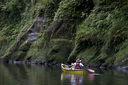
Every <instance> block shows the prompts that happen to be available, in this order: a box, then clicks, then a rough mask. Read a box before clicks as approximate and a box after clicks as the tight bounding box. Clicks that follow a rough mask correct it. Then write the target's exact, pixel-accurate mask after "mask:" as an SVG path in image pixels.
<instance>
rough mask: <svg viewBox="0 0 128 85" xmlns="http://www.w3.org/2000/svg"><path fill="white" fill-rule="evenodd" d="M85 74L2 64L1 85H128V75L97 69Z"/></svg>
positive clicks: (49, 68)
mask: <svg viewBox="0 0 128 85" xmlns="http://www.w3.org/2000/svg"><path fill="white" fill-rule="evenodd" d="M95 71H96V72H95V73H90V72H88V71H87V70H86V69H85V72H86V73H85V74H83V75H79V74H70V73H64V72H62V70H61V68H60V67H55V66H53V67H48V66H43V65H23V64H1V63H0V85H128V73H126V72H120V71H112V70H99V69H95Z"/></svg>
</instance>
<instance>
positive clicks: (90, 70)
mask: <svg viewBox="0 0 128 85" xmlns="http://www.w3.org/2000/svg"><path fill="white" fill-rule="evenodd" d="M87 70H88V71H89V72H95V70H92V69H88V68H87Z"/></svg>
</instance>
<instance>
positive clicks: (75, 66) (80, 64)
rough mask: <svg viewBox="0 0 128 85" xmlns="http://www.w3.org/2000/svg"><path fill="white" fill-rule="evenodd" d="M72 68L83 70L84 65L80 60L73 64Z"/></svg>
mask: <svg viewBox="0 0 128 85" xmlns="http://www.w3.org/2000/svg"><path fill="white" fill-rule="evenodd" d="M72 66H73V67H74V68H75V69H82V68H83V67H84V65H83V64H82V63H81V60H80V59H79V58H78V59H77V60H76V62H75V63H72Z"/></svg>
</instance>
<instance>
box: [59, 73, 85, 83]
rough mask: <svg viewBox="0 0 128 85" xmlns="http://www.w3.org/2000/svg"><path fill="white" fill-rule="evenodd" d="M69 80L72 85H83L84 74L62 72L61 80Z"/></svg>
mask: <svg viewBox="0 0 128 85" xmlns="http://www.w3.org/2000/svg"><path fill="white" fill-rule="evenodd" d="M65 80H68V82H71V85H83V74H72V73H65V72H62V73H61V82H64V81H65Z"/></svg>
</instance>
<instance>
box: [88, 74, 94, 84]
mask: <svg viewBox="0 0 128 85" xmlns="http://www.w3.org/2000/svg"><path fill="white" fill-rule="evenodd" d="M94 78H95V77H94V75H92V74H88V81H89V82H91V81H93V80H94Z"/></svg>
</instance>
